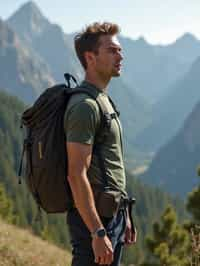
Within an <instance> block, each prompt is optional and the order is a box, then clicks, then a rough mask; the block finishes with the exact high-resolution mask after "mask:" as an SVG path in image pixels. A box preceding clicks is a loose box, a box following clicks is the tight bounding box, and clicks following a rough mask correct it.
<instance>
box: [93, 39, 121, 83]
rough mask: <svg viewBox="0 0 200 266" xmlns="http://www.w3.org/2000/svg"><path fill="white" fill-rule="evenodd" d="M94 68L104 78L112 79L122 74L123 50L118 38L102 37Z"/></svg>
mask: <svg viewBox="0 0 200 266" xmlns="http://www.w3.org/2000/svg"><path fill="white" fill-rule="evenodd" d="M99 42H100V45H99V48H98V53H97V54H95V60H94V67H95V70H96V71H97V72H98V74H100V75H101V76H102V77H105V78H111V77H117V76H120V74H121V61H122V59H123V56H122V48H121V46H120V43H119V41H118V39H117V37H116V36H110V35H102V36H101V37H100V38H99Z"/></svg>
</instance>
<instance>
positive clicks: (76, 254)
mask: <svg viewBox="0 0 200 266" xmlns="http://www.w3.org/2000/svg"><path fill="white" fill-rule="evenodd" d="M101 220H102V222H103V224H104V226H105V228H106V231H107V235H108V237H109V238H110V240H111V242H112V246H113V249H114V261H113V263H112V264H111V266H119V265H120V259H121V255H122V249H123V245H124V232H125V228H126V211H125V210H119V211H118V214H117V215H116V217H114V218H112V219H108V218H103V217H101ZM67 223H68V227H69V233H70V236H71V244H72V256H73V257H72V266H98V265H99V264H96V263H95V262H94V260H95V258H94V254H93V250H92V246H91V243H92V239H91V236H90V232H89V230H88V229H87V227H86V225H85V223H84V222H83V220H82V218H81V216H80V215H79V213H78V211H77V209H72V210H70V211H69V212H68V214H67Z"/></svg>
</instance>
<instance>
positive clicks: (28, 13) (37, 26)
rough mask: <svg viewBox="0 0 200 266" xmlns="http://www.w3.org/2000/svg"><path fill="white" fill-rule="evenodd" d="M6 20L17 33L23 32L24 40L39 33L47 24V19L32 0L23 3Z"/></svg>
mask: <svg viewBox="0 0 200 266" xmlns="http://www.w3.org/2000/svg"><path fill="white" fill-rule="evenodd" d="M7 22H8V24H9V25H10V26H11V27H12V28H13V29H14V30H15V31H16V32H17V33H18V34H20V33H22V32H23V35H24V36H23V38H24V39H25V40H26V41H29V40H30V39H32V38H34V36H38V35H40V34H41V33H42V32H43V30H44V29H45V28H46V27H48V25H49V21H48V20H47V18H46V17H45V16H44V15H43V14H42V12H41V11H40V9H39V7H38V6H37V5H36V4H35V2H33V1H29V2H26V3H25V4H23V5H22V6H21V7H20V8H19V9H18V10H17V11H16V12H15V13H14V14H13V15H12V16H11V17H10V18H9V19H8V20H7Z"/></svg>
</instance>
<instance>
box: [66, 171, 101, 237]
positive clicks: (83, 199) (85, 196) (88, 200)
mask: <svg viewBox="0 0 200 266" xmlns="http://www.w3.org/2000/svg"><path fill="white" fill-rule="evenodd" d="M68 181H69V184H70V187H71V190H72V194H73V199H74V202H75V206H76V208H77V209H78V211H79V213H80V215H81V217H82V219H83V221H84V222H85V224H86V226H87V227H88V229H89V231H90V232H94V231H95V230H96V229H97V228H99V227H103V225H102V222H101V220H100V218H99V215H98V213H97V210H96V207H95V201H94V196H93V192H92V188H91V185H90V183H89V181H88V178H87V176H75V175H70V176H69V177H68Z"/></svg>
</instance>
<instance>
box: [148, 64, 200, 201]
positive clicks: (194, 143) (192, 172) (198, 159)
mask: <svg viewBox="0 0 200 266" xmlns="http://www.w3.org/2000/svg"><path fill="white" fill-rule="evenodd" d="M199 66H200V65H199ZM199 69H200V68H199ZM199 117H200V101H199V100H198V104H197V105H196V106H195V108H194V110H193V112H192V113H191V114H190V116H189V117H188V118H187V119H186V120H185V123H184V126H183V127H182V128H181V130H179V132H178V134H177V135H176V136H175V137H174V138H172V139H171V140H170V141H169V142H168V143H167V144H166V145H164V146H163V147H162V148H161V149H160V150H159V151H158V153H157V154H156V156H155V157H154V159H153V161H152V163H151V165H150V167H149V169H148V171H147V172H146V173H145V174H144V176H143V180H144V181H145V182H146V183H149V184H154V185H158V186H161V187H162V188H163V189H165V190H167V191H169V192H171V193H175V194H178V195H180V196H182V197H183V198H185V197H186V196H187V193H188V192H189V191H191V190H192V188H193V187H194V186H195V185H197V184H198V177H197V168H198V166H199V165H200V123H199Z"/></svg>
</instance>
